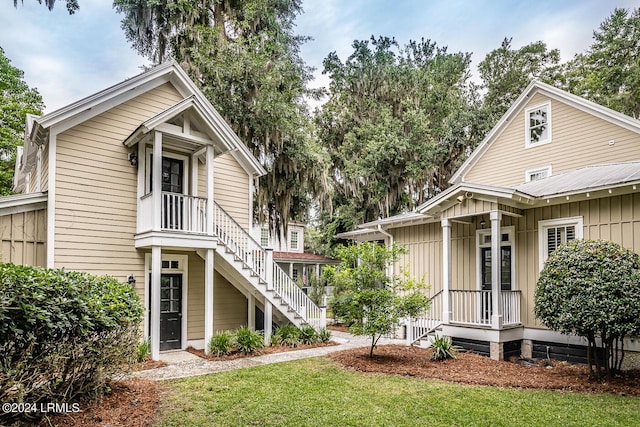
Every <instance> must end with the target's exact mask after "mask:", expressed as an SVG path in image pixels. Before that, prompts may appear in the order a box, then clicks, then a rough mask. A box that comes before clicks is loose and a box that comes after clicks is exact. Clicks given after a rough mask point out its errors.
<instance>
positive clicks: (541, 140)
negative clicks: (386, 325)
mask: <svg viewBox="0 0 640 427" xmlns="http://www.w3.org/2000/svg"><path fill="white" fill-rule="evenodd" d="M450 183H451V184H452V186H451V187H450V188H449V189H447V190H446V191H444V192H442V193H441V194H439V195H438V196H436V197H434V198H433V199H431V200H429V201H428V202H426V203H424V204H423V205H421V206H419V207H418V208H417V209H416V210H415V212H412V213H408V214H403V215H398V216H395V217H391V218H386V219H383V220H380V221H374V222H371V223H368V224H362V225H361V226H359V227H358V229H357V230H355V231H352V232H349V233H343V234H341V235H339V237H343V238H350V239H353V240H356V241H363V240H379V239H385V240H386V241H387V242H390V241H395V242H397V243H400V244H402V245H405V246H407V248H408V250H409V253H408V255H406V256H404V257H403V258H402V259H401V261H400V262H399V264H401V265H402V264H407V263H408V264H409V267H410V271H411V273H413V275H414V276H415V277H421V276H423V275H425V276H426V280H427V282H428V283H430V284H431V285H432V287H431V291H430V292H431V295H432V296H433V307H432V310H431V311H430V313H429V314H428V315H427V316H426V317H425V318H424V319H421V320H419V321H418V322H417V323H416V324H414V325H410V326H409V327H408V328H407V330H408V339H409V341H412V342H413V341H414V340H417V339H419V338H420V337H421V336H423V335H424V334H426V333H429V332H433V330H434V329H435V328H437V329H438V330H441V333H442V334H444V335H448V336H451V337H453V338H454V340H455V341H457V342H458V343H459V344H461V345H463V346H466V347H468V348H473V349H475V350H477V351H480V352H485V353H487V354H490V355H491V357H493V358H496V359H502V358H504V357H508V356H511V355H520V354H521V353H522V354H523V355H525V356H530V355H532V354H533V355H535V356H541V357H546V356H547V351H549V352H550V354H551V356H552V357H554V355H555V356H557V357H562V356H564V357H565V358H567V359H572V358H573V359H574V360H576V359H581V357H582V356H584V347H583V346H584V345H585V344H586V341H585V340H583V339H581V338H579V337H573V336H567V335H561V334H559V333H555V332H552V331H549V330H547V329H545V328H544V327H543V326H542V325H541V324H540V322H539V320H538V319H536V318H535V316H534V314H533V308H534V290H535V287H536V282H537V279H538V276H539V272H540V270H541V269H542V267H543V264H544V261H545V259H546V258H547V256H548V255H549V254H550V253H551V252H553V251H554V250H555V248H556V247H557V246H558V245H560V244H561V243H564V242H566V241H568V240H572V239H579V238H585V239H605V240H612V241H614V242H617V243H619V244H621V245H623V246H625V247H627V248H630V249H632V250H634V251H635V252H640V121H638V120H636V119H633V118H631V117H628V116H625V115H623V114H620V113H617V112H615V111H612V110H610V109H607V108H604V107H602V106H600V105H597V104H595V103H593V102H590V101H587V100H585V99H583V98H580V97H577V96H574V95H571V94H569V93H566V92H564V91H562V90H559V89H557V88H554V87H551V86H549V85H546V84H543V83H539V82H534V83H532V84H531V85H529V86H528V87H527V89H526V90H525V91H524V93H523V94H522V95H521V96H520V97H519V98H518V99H517V101H516V102H515V103H514V104H513V106H512V107H511V108H510V109H509V111H507V113H506V114H505V115H504V116H503V117H502V118H501V119H500V121H499V122H498V123H497V124H496V126H495V127H494V128H493V129H492V130H491V131H490V132H489V134H488V135H487V137H486V138H485V139H484V140H483V141H482V143H480V145H479V146H478V147H477V149H476V150H475V151H474V152H473V153H472V154H471V156H470V157H469V158H468V160H467V161H466V162H465V163H464V164H463V165H462V166H461V167H460V168H459V169H458V171H457V172H456V173H455V174H454V175H453V177H452V178H451V181H450ZM494 260H499V262H494ZM625 349H628V350H634V351H640V346H639V343H638V341H637V340H635V341H632V340H628V342H626V343H625ZM572 355H573V356H572ZM574 356H575V357H574ZM632 359H633V357H628V358H627V359H626V360H628V361H631V360H632ZM636 362H638V360H636Z"/></svg>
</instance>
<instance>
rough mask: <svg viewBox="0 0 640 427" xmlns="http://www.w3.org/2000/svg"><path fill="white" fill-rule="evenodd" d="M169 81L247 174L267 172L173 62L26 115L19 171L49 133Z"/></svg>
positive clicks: (26, 166)
mask: <svg viewBox="0 0 640 427" xmlns="http://www.w3.org/2000/svg"><path fill="white" fill-rule="evenodd" d="M168 82H170V83H171V84H172V85H173V86H174V87H175V88H176V90H177V91H178V92H179V93H180V95H181V96H183V97H185V98H189V97H191V98H192V99H193V101H192V102H193V104H191V106H193V105H196V104H197V108H199V109H200V111H201V113H202V115H203V116H204V117H206V118H207V120H208V121H210V123H211V124H212V125H213V126H215V130H216V133H217V134H218V137H219V138H220V142H222V144H223V146H225V147H227V148H228V150H229V151H230V152H231V154H232V155H233V156H234V157H235V158H236V160H238V162H239V163H240V164H241V165H242V166H243V168H245V170H246V171H247V173H249V174H250V175H253V176H260V175H264V174H265V173H266V171H265V169H264V168H263V167H262V165H261V164H260V162H258V160H257V159H256V158H255V157H254V156H253V154H252V153H251V152H250V151H249V149H248V148H247V146H246V145H245V144H244V143H243V142H242V141H241V140H240V138H238V136H237V135H236V134H235V132H234V131H233V130H232V129H231V127H230V126H229V124H228V123H227V122H226V121H225V120H224V119H223V118H222V116H221V115H220V114H219V113H218V112H217V111H216V110H215V108H213V106H212V105H211V103H210V102H209V101H208V100H207V98H206V97H205V96H204V94H203V93H202V92H201V91H200V89H198V88H197V87H196V85H195V84H194V83H193V81H191V79H190V78H189V76H187V74H186V73H185V72H184V70H183V69H182V68H181V67H180V65H178V63H176V62H175V61H170V62H166V63H163V64H160V65H158V66H156V67H153V68H151V69H149V70H148V71H145V72H143V73H141V74H138V75H137V76H135V77H132V78H130V79H128V80H125V81H123V82H121V83H118V84H116V85H114V86H111V87H109V88H106V89H104V90H102V91H100V92H97V93H95V94H93V95H90V96H88V97H86V98H83V99H81V100H79V101H76V102H74V103H72V104H69V105H67V106H66V107H62V108H60V109H58V110H56V111H53V112H51V113H48V114H45V115H43V116H40V117H27V126H26V129H27V131H26V135H25V145H24V152H23V156H22V160H21V165H20V171H21V173H26V172H28V170H30V168H31V167H33V165H34V164H35V160H34V159H35V153H36V151H37V147H38V146H40V145H44V144H47V143H48V139H49V138H48V136H49V135H50V134H58V133H60V132H64V131H65V130H67V129H70V128H72V127H73V126H76V125H77V124H80V123H82V122H84V121H86V120H89V119H91V118H92V117H95V116H97V115H98V114H101V113H103V112H105V111H107V110H109V109H111V108H113V107H114V106H116V105H119V104H121V103H123V102H126V101H128V100H130V99H133V98H135V97H136V96H138V95H141V94H143V93H145V92H147V91H149V90H151V89H153V88H156V87H158V86H160V85H162V84H165V83H168ZM174 107H175V106H174ZM174 107H171V108H174ZM171 108H170V109H171ZM161 114H162V113H161Z"/></svg>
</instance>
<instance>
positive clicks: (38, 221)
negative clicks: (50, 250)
mask: <svg viewBox="0 0 640 427" xmlns="http://www.w3.org/2000/svg"><path fill="white" fill-rule="evenodd" d="M46 212H47V211H46V210H45V209H41V210H37V211H31V212H21V213H15V214H11V215H4V216H0V244H1V247H0V260H1V261H2V262H11V263H14V264H19V265H35V266H40V267H45V266H46V256H47V249H46V243H45V242H46V240H47V214H46Z"/></svg>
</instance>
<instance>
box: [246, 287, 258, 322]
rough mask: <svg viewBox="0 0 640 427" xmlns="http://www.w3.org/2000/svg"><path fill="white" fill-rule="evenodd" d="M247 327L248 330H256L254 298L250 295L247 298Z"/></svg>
mask: <svg viewBox="0 0 640 427" xmlns="http://www.w3.org/2000/svg"><path fill="white" fill-rule="evenodd" d="M247 326H248V327H249V329H252V330H255V329H256V297H255V296H253V294H251V293H250V294H249V297H248V298H247Z"/></svg>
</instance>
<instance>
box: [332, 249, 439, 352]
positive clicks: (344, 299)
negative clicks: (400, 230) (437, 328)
mask: <svg viewBox="0 0 640 427" xmlns="http://www.w3.org/2000/svg"><path fill="white" fill-rule="evenodd" d="M336 253H337V256H338V257H339V258H340V259H341V262H340V265H339V266H337V267H327V268H326V269H325V274H326V277H328V280H330V281H331V282H332V283H333V285H334V298H333V300H332V301H331V304H330V305H331V308H332V310H333V313H334V315H335V316H336V317H338V318H340V319H342V320H343V321H344V322H345V323H347V324H348V325H349V327H350V328H349V330H350V331H351V332H352V333H354V334H356V335H367V336H370V337H371V347H370V349H369V357H373V351H374V349H375V347H376V345H377V343H378V341H379V340H380V338H381V337H382V336H383V335H386V334H389V333H390V332H391V331H392V330H393V329H394V328H395V327H396V326H397V325H398V324H399V322H400V319H401V318H403V317H416V316H417V315H418V313H419V312H420V311H422V310H424V309H426V308H427V307H428V306H429V300H428V298H427V297H426V296H425V295H424V294H423V293H421V292H420V290H421V289H422V288H424V285H423V284H422V283H418V282H416V281H415V280H412V279H409V278H408V275H407V274H405V273H404V272H403V274H402V275H398V276H394V277H391V276H390V275H388V274H387V271H386V270H387V267H388V266H389V265H390V264H391V263H393V262H396V261H397V260H398V256H399V255H400V254H401V253H405V249H404V248H401V247H400V246H397V245H393V246H391V247H385V246H380V245H377V244H375V243H362V244H360V245H357V246H339V247H338V248H337V249H336Z"/></svg>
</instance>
